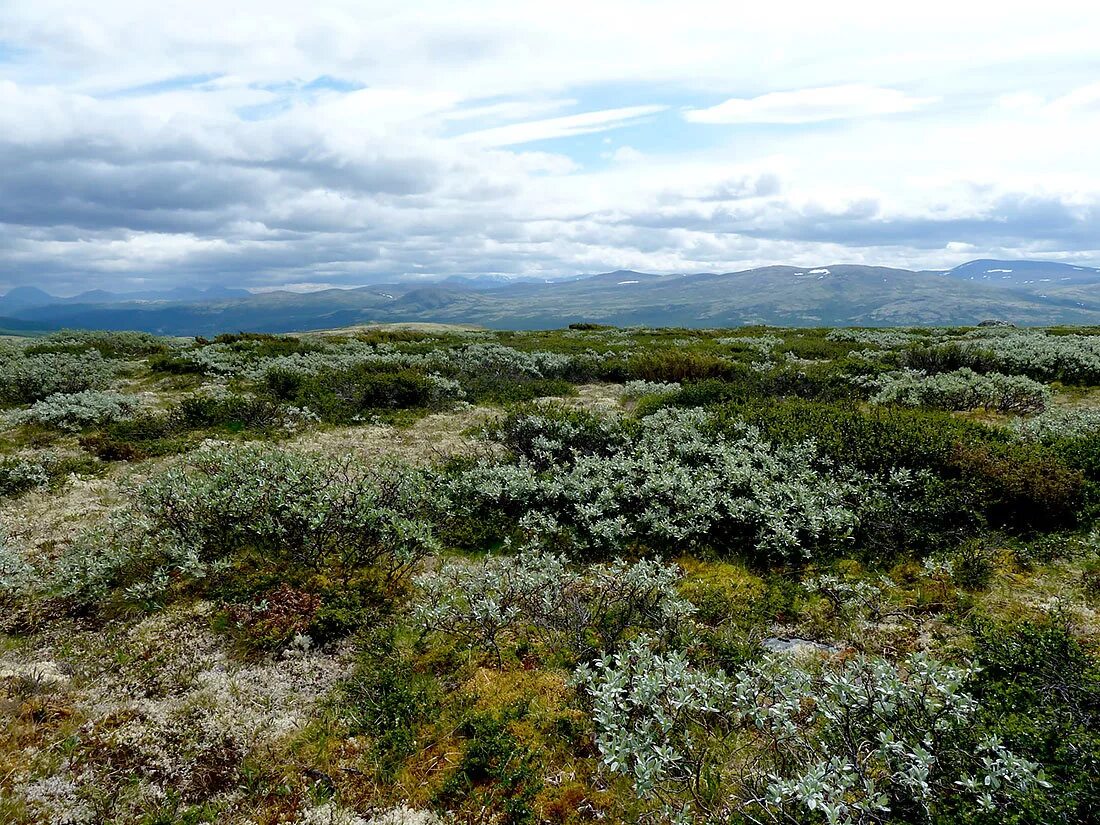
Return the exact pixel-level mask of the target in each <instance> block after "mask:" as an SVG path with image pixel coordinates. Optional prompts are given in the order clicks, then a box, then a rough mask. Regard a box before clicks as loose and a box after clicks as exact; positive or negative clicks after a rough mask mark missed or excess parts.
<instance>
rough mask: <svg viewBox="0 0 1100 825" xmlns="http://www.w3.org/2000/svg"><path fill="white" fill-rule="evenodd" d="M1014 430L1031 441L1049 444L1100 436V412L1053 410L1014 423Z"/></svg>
mask: <svg viewBox="0 0 1100 825" xmlns="http://www.w3.org/2000/svg"><path fill="white" fill-rule="evenodd" d="M1012 429H1013V430H1015V431H1016V433H1017V434H1018V435H1019V436H1020V437H1021V438H1025V439H1027V440H1029V441H1041V442H1044V443H1049V442H1052V441H1058V440H1059V439H1063V438H1084V437H1087V436H1095V435H1098V434H1100V410H1098V409H1093V408H1090V407H1084V408H1066V407H1061V408H1053V409H1049V410H1046V411H1045V412H1043V413H1041V414H1040V415H1036V416H1034V417H1032V418H1021V419H1018V420H1016V421H1013V422H1012Z"/></svg>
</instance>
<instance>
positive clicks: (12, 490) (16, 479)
mask: <svg viewBox="0 0 1100 825" xmlns="http://www.w3.org/2000/svg"><path fill="white" fill-rule="evenodd" d="M49 482H50V473H49V470H48V469H47V467H46V466H45V465H44V464H43V463H42V462H41V461H31V460H29V459H26V458H21V457H19V456H0V498H3V497H6V496H17V495H19V494H20V493H25V492H27V491H28V490H33V489H34V488H36V487H45V486H46V485H47V484H49Z"/></svg>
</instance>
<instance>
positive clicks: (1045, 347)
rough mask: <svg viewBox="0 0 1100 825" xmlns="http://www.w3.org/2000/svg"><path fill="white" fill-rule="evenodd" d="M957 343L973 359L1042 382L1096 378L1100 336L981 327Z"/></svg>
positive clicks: (1098, 375) (1099, 366) (1099, 377)
mask: <svg viewBox="0 0 1100 825" xmlns="http://www.w3.org/2000/svg"><path fill="white" fill-rule="evenodd" d="M967 339H968V340H966V341H964V342H962V343H961V344H960V346H961V347H962V348H963V351H964V352H966V353H969V354H971V355H972V356H973V357H975V358H976V359H980V360H982V361H983V362H986V363H990V362H991V363H992V364H994V365H996V368H997V369H1000V370H1002V371H1004V372H1009V373H1016V374H1023V375H1029V376H1031V377H1032V378H1038V379H1041V380H1044V381H1055V380H1060V381H1069V382H1074V383H1096V382H1097V381H1100V337H1098V336H1095V335H1050V334H1048V333H1046V332H1043V331H1041V330H1034V331H1024V330H1016V329H996V328H994V329H981V330H974V331H972V332H971V333H969V334H968V335H967Z"/></svg>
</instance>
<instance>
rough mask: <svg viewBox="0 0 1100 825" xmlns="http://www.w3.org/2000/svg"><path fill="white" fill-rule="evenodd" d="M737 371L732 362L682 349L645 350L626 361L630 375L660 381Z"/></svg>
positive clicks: (676, 381) (720, 376)
mask: <svg viewBox="0 0 1100 825" xmlns="http://www.w3.org/2000/svg"><path fill="white" fill-rule="evenodd" d="M737 370H738V367H737V366H735V365H734V364H733V363H732V362H731V361H728V360H726V359H724V358H720V357H719V356H717V355H711V354H709V353H702V352H695V351H692V350H683V349H665V350H647V351H645V352H640V353H638V354H636V355H634V356H632V357H631V358H630V361H629V362H628V363H627V373H628V374H629V376H630V377H631V378H636V379H641V380H643V381H652V382H660V383H683V382H685V381H700V380H702V379H705V378H727V377H729V376H731V375H733V374H735V373H736V371H737Z"/></svg>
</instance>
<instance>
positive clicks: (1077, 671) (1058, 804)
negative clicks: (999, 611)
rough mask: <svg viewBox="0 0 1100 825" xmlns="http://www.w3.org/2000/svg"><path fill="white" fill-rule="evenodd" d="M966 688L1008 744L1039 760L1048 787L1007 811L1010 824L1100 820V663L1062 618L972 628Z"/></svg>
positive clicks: (988, 725) (987, 726) (993, 729)
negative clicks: (971, 666) (972, 663)
mask: <svg viewBox="0 0 1100 825" xmlns="http://www.w3.org/2000/svg"><path fill="white" fill-rule="evenodd" d="M974 640H975V648H974V655H975V664H976V665H977V666H978V669H977V670H975V671H974V672H973V673H972V674H971V676H970V680H969V685H968V688H969V690H970V691H971V692H972V693H973V695H974V696H975V698H976V699H977V700H978V702H979V707H980V713H979V719H980V722H981V724H982V726H983V727H984V729H985V730H987V731H988V732H989V733H990V734H991V735H995V736H997V737H999V738H1000V740H1001V741H1002V742H1004V745H1005V747H1007V748H1010V749H1011V750H1012V751H1013V752H1014V753H1017V754H1019V755H1020V756H1022V757H1026V758H1027V759H1030V760H1034V761H1036V762H1040V763H1042V765H1043V767H1044V770H1045V771H1046V774H1047V778H1048V780H1049V784H1048V786H1046V787H1045V788H1044V789H1043V790H1042V791H1040V792H1038V793H1034V794H1032V795H1030V796H1028V797H1027V798H1026V800H1021V801H1020V802H1018V803H1017V804H1016V805H1014V806H1013V807H1012V808H1011V809H1009V810H1006V811H1005V812H1004V821H1006V822H1009V823H1034V825H1039V823H1067V825H1068V823H1075V822H1092V821H1095V820H1096V819H1097V818H1098V817H1100V783H1098V782H1097V781H1096V777H1097V776H1100V665H1098V662H1097V659H1096V658H1095V656H1093V655H1090V654H1089V652H1088V651H1087V650H1085V649H1084V648H1083V647H1082V646H1081V643H1080V642H1078V641H1077V640H1076V639H1075V638H1074V635H1073V633H1072V632H1071V631H1070V629H1069V628H1068V627H1067V625H1066V622H1065V620H1064V619H1063V618H1061V617H1058V616H1057V615H1055V616H1050V617H1048V618H1045V619H1042V620H1038V621H1024V622H1012V623H1005V622H1003V621H1000V622H999V621H992V620H988V619H985V620H981V621H979V622H978V623H977V625H976V626H975V633H974Z"/></svg>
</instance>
